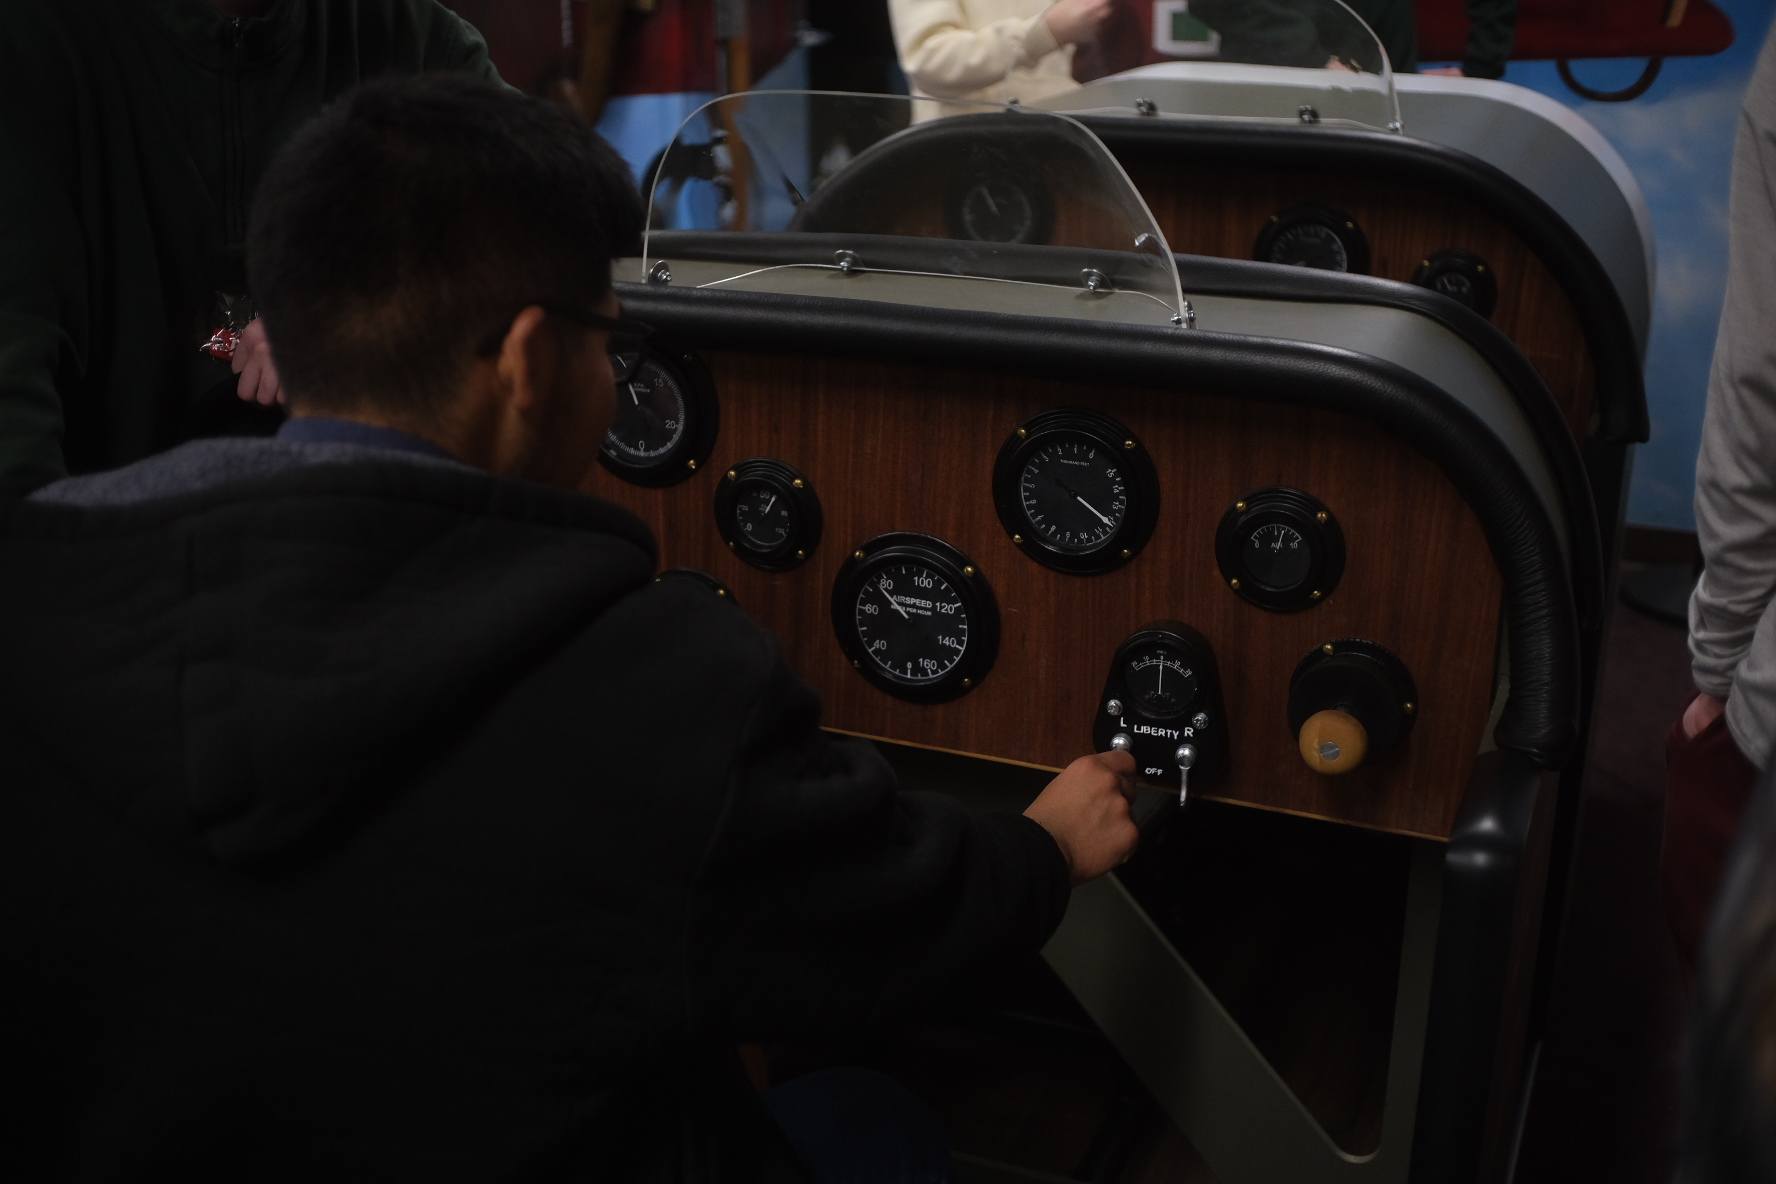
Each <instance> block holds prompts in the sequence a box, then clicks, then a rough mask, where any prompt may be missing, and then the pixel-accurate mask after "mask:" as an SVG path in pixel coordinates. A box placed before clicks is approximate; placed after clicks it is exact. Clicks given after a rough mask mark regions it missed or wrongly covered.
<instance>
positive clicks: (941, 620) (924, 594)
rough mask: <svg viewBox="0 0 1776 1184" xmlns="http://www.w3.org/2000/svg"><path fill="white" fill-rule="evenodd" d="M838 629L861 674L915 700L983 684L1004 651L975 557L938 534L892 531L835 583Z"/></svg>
mask: <svg viewBox="0 0 1776 1184" xmlns="http://www.w3.org/2000/svg"><path fill="white" fill-rule="evenodd" d="M832 616H833V629H834V630H835V631H836V632H837V634H838V638H839V646H840V648H841V649H843V650H844V651H845V653H846V655H847V656H848V657H850V659H851V664H852V665H853V666H855V667H856V668H857V670H858V672H859V673H861V674H862V675H863V676H864V677H865V678H867V679H869V680H870V681H871V682H872V683H874V684H876V686H878V687H880V688H881V689H883V690H885V691H887V692H888V693H889V694H891V695H896V696H898V697H900V698H902V699H910V700H912V701H914V702H941V701H943V700H946V699H953V698H955V697H956V696H958V695H961V694H964V693H966V692H968V691H970V690H972V689H973V688H974V687H976V686H977V685H979V683H980V681H981V679H982V678H984V677H986V674H987V671H988V670H990V669H992V666H993V660H994V659H995V658H996V657H997V656H998V652H999V611H998V608H997V606H996V605H995V603H994V600H993V592H992V589H991V588H990V587H988V585H987V582H986V580H985V579H984V578H983V577H982V576H981V574H980V572H979V571H978V570H977V569H976V568H975V566H974V564H973V563H972V562H971V561H970V560H969V559H968V558H967V556H965V555H963V554H962V553H961V552H960V551H957V550H956V549H955V548H954V547H951V546H950V545H949V544H948V543H945V542H943V541H942V540H940V539H935V538H931V537H929V536H927V535H918V534H887V535H881V536H879V537H878V538H875V539H872V540H870V541H869V542H867V543H865V544H864V545H863V546H861V547H859V548H858V549H857V550H856V551H854V552H853V553H852V555H851V558H850V559H848V560H846V562H845V565H844V566H843V567H842V568H840V569H839V576H838V579H837V580H836V581H835V582H834V584H833V595H832Z"/></svg>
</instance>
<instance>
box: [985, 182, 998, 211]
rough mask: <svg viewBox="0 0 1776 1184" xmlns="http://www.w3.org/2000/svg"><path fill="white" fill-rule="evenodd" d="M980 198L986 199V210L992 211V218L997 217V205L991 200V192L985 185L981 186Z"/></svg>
mask: <svg viewBox="0 0 1776 1184" xmlns="http://www.w3.org/2000/svg"><path fill="white" fill-rule="evenodd" d="M981 196H982V197H984V198H986V199H987V209H989V210H991V211H993V217H995V218H997V217H998V216H999V203H998V202H996V201H994V200H993V191H992V190H991V189H989V188H987V187H986V186H985V185H982V186H981Z"/></svg>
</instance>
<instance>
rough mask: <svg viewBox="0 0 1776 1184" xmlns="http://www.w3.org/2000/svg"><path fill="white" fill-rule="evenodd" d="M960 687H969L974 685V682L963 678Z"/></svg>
mask: <svg viewBox="0 0 1776 1184" xmlns="http://www.w3.org/2000/svg"><path fill="white" fill-rule="evenodd" d="M962 685H963V686H965V687H971V686H973V685H974V680H973V679H972V678H965V679H963V680H962Z"/></svg>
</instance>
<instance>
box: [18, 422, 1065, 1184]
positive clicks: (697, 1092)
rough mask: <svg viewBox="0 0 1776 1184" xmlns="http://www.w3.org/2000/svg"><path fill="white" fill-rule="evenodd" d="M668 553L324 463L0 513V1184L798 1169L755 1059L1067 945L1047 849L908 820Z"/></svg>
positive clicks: (348, 465) (632, 524)
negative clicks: (9, 1183)
mask: <svg viewBox="0 0 1776 1184" xmlns="http://www.w3.org/2000/svg"><path fill="white" fill-rule="evenodd" d="M653 565H654V556H653V545H652V541H651V539H650V538H649V537H648V535H647V532H646V531H645V529H644V528H643V527H642V526H641V525H640V524H639V523H638V522H637V521H635V520H634V519H633V518H631V517H630V516H629V515H628V514H626V513H624V512H623V511H621V510H618V509H615V508H613V507H611V506H609V505H607V504H604V503H601V502H597V501H594V500H592V499H588V498H583V497H578V496H573V495H568V494H563V493H557V492H553V491H550V490H545V489H541V488H538V487H534V486H529V485H525V484H521V483H517V482H511V481H503V480H496V479H493V478H490V477H488V476H486V475H484V474H481V473H479V472H476V471H474V470H470V469H467V468H464V467H462V466H459V465H455V464H453V463H450V462H445V461H436V460H431V459H428V458H421V457H414V456H407V455H403V454H398V453H391V452H382V451H377V450H368V449H360V448H353V447H348V446H339V445H312V444H307V445H303V444H292V443H289V442H285V441H276V440H229V441H208V442H201V443H198V444H192V445H187V446H185V447H184V448H182V449H179V450H176V451H175V452H173V453H171V454H169V455H167V456H164V457H161V458H157V459H155V460H152V461H148V462H144V463H143V464H141V465H137V466H134V467H132V468H130V469H125V470H122V471H121V472H120V473H117V474H107V475H101V476H98V477H93V478H87V479H83V480H77V481H74V482H64V483H60V484H58V485H54V486H51V487H49V489H48V490H46V491H45V493H44V495H43V496H42V497H40V498H39V499H36V500H33V501H29V502H22V503H14V504H13V505H11V506H6V507H0V570H3V571H4V572H5V573H6V578H5V579H0V655H4V662H5V675H4V678H3V679H0V719H3V720H4V723H3V724H0V754H3V760H4V765H3V766H0V769H3V771H0V801H4V803H5V819H4V822H3V823H0V868H3V869H4V871H3V873H0V874H3V877H4V882H3V884H0V926H3V930H0V951H3V952H0V974H3V975H4V977H5V981H6V982H7V984H8V986H9V988H11V990H12V992H13V993H14V998H13V999H12V1001H11V1003H10V1005H9V1006H8V1007H7V1008H6V1009H5V1020H4V1021H3V1024H4V1027H5V1029H6V1031H5V1034H4V1042H5V1044H6V1046H7V1048H8V1057H7V1061H8V1067H7V1069H6V1070H5V1072H6V1073H7V1075H8V1076H9V1077H11V1078H13V1079H14V1080H13V1081H11V1082H10V1084H12V1085H13V1086H14V1088H12V1089H9V1090H8V1093H9V1095H10V1096H12V1097H14V1098H20V1097H25V1098H29V1099H30V1104H29V1105H27V1106H25V1107H23V1108H22V1109H21V1108H19V1107H17V1106H13V1107H10V1108H8V1109H7V1110H6V1111H5V1113H6V1117H7V1120H8V1121H7V1122H6V1123H5V1124H3V1125H5V1126H7V1127H11V1128H13V1129H4V1130H0V1164H5V1163H7V1162H8V1161H9V1160H10V1161H13V1162H15V1163H16V1162H17V1161H19V1160H20V1159H21V1158H24V1157H28V1156H39V1157H45V1158H47V1160H48V1161H49V1162H47V1163H39V1164H35V1165H32V1166H31V1170H28V1171H26V1172H25V1173H24V1174H22V1175H21V1174H20V1173H19V1172H18V1171H16V1170H15V1171H8V1172H7V1173H6V1174H7V1175H8V1177H9V1178H12V1179H27V1178H28V1179H38V1178H54V1179H63V1178H71V1179H79V1180H107V1181H115V1180H132V1179H154V1180H162V1179H169V1180H182V1181H189V1180H193V1179H221V1178H226V1179H229V1180H271V1179H278V1180H282V1179H291V1180H296V1179H301V1180H319V1179H330V1180H373V1179H374V1180H387V1179H412V1180H427V1181H432V1180H440V1179H474V1180H495V1179H499V1180H506V1179H551V1180H553V1179H564V1180H565V1179H574V1180H594V1179H597V1180H622V1181H648V1180H718V1179H741V1180H751V1179H777V1178H784V1179H793V1178H795V1177H796V1175H797V1169H796V1168H795V1165H794V1164H793V1163H792V1162H791V1160H790V1159H789V1157H788V1153H787V1151H786V1149H785V1147H784V1145H783V1143H782V1141H781V1139H780V1138H779V1137H778V1135H777V1133H776V1131H775V1129H774V1128H773V1127H772V1126H771V1125H770V1124H769V1121H768V1119H767V1118H766V1117H765V1116H764V1113H763V1110H762V1108H761V1106H760V1104H759V1102H758V1100H757V1098H756V1097H755V1096H754V1095H753V1094H752V1093H751V1091H750V1090H749V1089H748V1088H747V1086H746V1085H745V1084H744V1082H743V1080H742V1078H741V1076H740V1074H739V1073H738V1069H737V1063H736V1060H735V1058H734V1056H733V1052H732V1050H733V1048H734V1046H735V1045H736V1044H737V1043H738V1042H742V1041H748V1040H770V1039H776V1038H786V1037H795V1036H799V1035H811V1034H819V1033H830V1032H834V1031H845V1030H848V1029H852V1028H855V1027H858V1026H862V1025H870V1024H873V1023H876V1022H878V1021H879V1020H882V1019H885V1018H887V1017H891V1016H894V1015H897V1014H900V1013H903V1012H905V1011H906V1010H907V1009H909V1008H913V1007H917V1006H919V1005H921V1004H922V1003H925V1002H928V1001H931V1000H933V999H935V998H937V997H938V996H939V995H941V994H942V993H943V992H944V991H946V990H948V989H952V988H953V987H954V986H956V985H957V984H958V983H961V982H963V981H966V980H967V979H968V978H969V977H971V976H972V975H973V974H974V973H975V972H976V971H978V970H981V969H983V968H985V967H987V966H989V965H991V964H993V963H996V962H999V961H1002V960H1005V959H1007V958H1009V957H1011V956H1015V955H1023V954H1027V953H1028V952H1031V951H1033V950H1035V949H1036V948H1037V947H1038V946H1039V945H1040V943H1041V942H1042V941H1043V940H1045V938H1046V937H1047V935H1048V933H1049V932H1050V931H1051V930H1052V928H1053V926H1054V925H1055V924H1056V923H1057V922H1058V920H1059V917H1060V913H1061V911H1062V910H1063V908H1064V906H1065V901H1066V897H1067V882H1066V881H1067V877H1066V868H1065V864H1064V861H1063V860H1062V858H1061V855H1060V853H1059V851H1058V849H1057V848H1056V846H1055V844H1054V843H1053V841H1052V840H1051V839H1050V838H1049V836H1048V835H1047V834H1046V832H1044V831H1043V830H1042V829H1041V828H1040V827H1038V826H1037V825H1036V824H1034V823H1032V822H1030V821H1029V820H1028V819H1025V818H1021V817H1016V816H1009V817H996V818H987V817H980V816H974V815H970V814H968V813H966V812H964V811H963V810H961V809H960V808H958V807H957V806H956V805H955V804H954V803H952V802H950V801H948V800H945V799H940V798H933V797H927V796H922V795H917V794H901V793H898V792H897V791H896V787H895V785H894V781H893V777H892V775H891V773H890V772H889V770H888V769H887V767H886V766H885V765H884V764H883V762H882V761H881V758H880V757H879V756H878V755H877V754H876V752H875V751H874V749H873V748H871V747H869V746H867V745H864V744H861V743H857V742H847V741H840V740H836V739H833V738H831V737H829V736H827V735H826V734H824V733H823V732H821V731H820V730H819V728H818V722H819V705H818V702H817V700H816V697H815V696H814V694H813V693H812V692H811V691H810V690H809V689H808V688H807V687H806V686H805V685H804V684H802V683H801V682H800V681H799V680H798V679H797V678H796V677H795V676H794V675H793V674H792V673H791V672H790V671H789V670H788V669H786V668H785V667H784V665H783V663H782V661H781V660H780V659H779V658H778V656H777V654H776V651H775V647H774V645H773V643H772V641H771V639H770V638H769V637H768V636H767V635H766V634H764V633H763V632H762V631H761V630H759V629H758V628H757V627H756V626H754V625H753V624H751V623H750V622H749V621H748V620H747V618H746V617H745V616H744V615H743V614H742V613H741V612H740V611H739V610H738V609H736V608H735V607H734V606H733V605H731V604H730V603H729V602H727V601H725V600H722V599H718V598H717V597H715V596H713V595H711V594H710V593H709V592H708V591H707V590H706V589H705V588H704V587H702V586H701V585H699V584H697V583H694V582H692V581H689V580H682V579H674V578H667V579H664V580H660V581H656V580H655V577H654V573H653ZM20 1087H23V1088H22V1089H21V1088H20Z"/></svg>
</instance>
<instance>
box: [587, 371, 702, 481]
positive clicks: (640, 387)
mask: <svg viewBox="0 0 1776 1184" xmlns="http://www.w3.org/2000/svg"><path fill="white" fill-rule="evenodd" d="M611 366H612V369H613V370H614V371H615V372H616V379H617V409H616V417H615V418H614V419H613V420H612V421H611V426H610V430H609V431H608V432H606V433H605V437H604V447H603V448H601V449H600V450H599V454H598V459H599V461H600V462H601V463H602V464H603V465H604V467H605V468H607V469H609V470H610V471H611V472H613V473H615V474H617V476H619V477H622V478H623V479H624V480H626V481H631V482H634V483H635V484H637V485H672V484H674V483H676V482H679V481H683V480H684V479H685V478H687V477H689V476H691V475H692V474H693V473H695V472H696V471H697V470H698V468H699V467H701V466H702V464H703V463H704V462H705V461H707V460H708V459H709V452H710V449H711V448H713V447H714V445H715V434H716V428H717V418H718V411H717V407H716V401H715V388H714V386H713V384H712V383H711V382H710V380H709V374H708V371H706V370H705V369H704V368H703V364H702V362H701V360H700V359H698V357H697V356H696V355H695V354H693V353H691V352H689V351H688V350H679V349H673V348H670V347H665V346H661V345H658V344H655V343H650V344H647V345H644V346H641V347H640V348H638V349H636V350H633V351H631V352H627V353H621V354H612V355H611Z"/></svg>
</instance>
